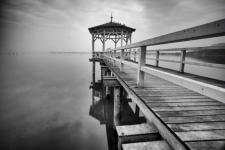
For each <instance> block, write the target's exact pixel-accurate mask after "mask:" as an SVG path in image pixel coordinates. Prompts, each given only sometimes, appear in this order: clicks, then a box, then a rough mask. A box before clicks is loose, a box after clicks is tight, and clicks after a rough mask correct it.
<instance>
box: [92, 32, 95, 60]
mask: <svg viewBox="0 0 225 150" xmlns="http://www.w3.org/2000/svg"><path fill="white" fill-rule="evenodd" d="M94 52H95V39H94V34H93V33H92V58H94Z"/></svg>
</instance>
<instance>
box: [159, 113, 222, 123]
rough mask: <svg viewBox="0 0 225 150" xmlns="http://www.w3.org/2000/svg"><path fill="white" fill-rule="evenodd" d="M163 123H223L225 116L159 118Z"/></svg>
mask: <svg viewBox="0 0 225 150" xmlns="http://www.w3.org/2000/svg"><path fill="white" fill-rule="evenodd" d="M161 119H162V120H163V121H164V122H165V123H167V124H168V123H190V122H213V121H225V115H211V116H190V117H165V118H161Z"/></svg>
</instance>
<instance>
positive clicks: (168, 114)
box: [157, 109, 225, 117]
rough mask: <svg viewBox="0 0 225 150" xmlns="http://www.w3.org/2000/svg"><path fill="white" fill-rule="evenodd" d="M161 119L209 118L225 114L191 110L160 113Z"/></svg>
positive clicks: (224, 112) (222, 112)
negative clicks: (180, 117)
mask: <svg viewBox="0 0 225 150" xmlns="http://www.w3.org/2000/svg"><path fill="white" fill-rule="evenodd" d="M157 114H158V115H159V116H160V117H178V116H207V115H221V114H225V109H222V110H191V111H158V112H157Z"/></svg>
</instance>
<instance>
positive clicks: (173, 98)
mask: <svg viewBox="0 0 225 150" xmlns="http://www.w3.org/2000/svg"><path fill="white" fill-rule="evenodd" d="M140 97H141V98H143V99H159V100H165V99H167V100H171V99H172V100H176V99H196V98H197V99H205V98H207V97H206V96H203V95H199V96H173V97H171V96H170V97H169V96H146V95H142V96H140Z"/></svg>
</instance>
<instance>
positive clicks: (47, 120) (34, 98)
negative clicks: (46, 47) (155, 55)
mask: <svg viewBox="0 0 225 150" xmlns="http://www.w3.org/2000/svg"><path fill="white" fill-rule="evenodd" d="M90 57H91V56H90V55H88V54H8V55H7V54H5V55H0V83H1V84H0V133H1V134H0V139H1V140H0V149H1V150H91V149H93V150H106V149H108V141H107V137H109V135H108V136H107V134H112V131H111V128H112V127H109V126H105V125H100V122H99V121H98V120H96V119H94V118H93V117H91V116H89V111H90V106H91V105H92V91H91V90H90V89H89V86H90V83H91V80H92V63H90V62H89V61H88V59H89V58H90ZM170 59H173V60H175V59H178V57H175V56H170ZM191 61H200V60H197V59H193V58H192V59H191ZM148 63H150V64H151V63H152V64H154V62H151V61H149V62H148ZM160 66H162V67H169V68H171V69H175V70H176V69H177V68H179V65H178V64H170V63H160ZM186 71H187V72H190V73H196V74H199V75H204V76H208V77H214V78H216V79H221V80H224V81H225V71H224V70H218V69H215V68H207V67H196V66H188V65H187V66H186ZM96 77H97V78H100V68H99V65H98V63H97V66H96ZM97 112H98V110H97ZM106 131H107V133H106ZM111 141H112V139H111ZM109 145H110V143H109ZM111 145H112V144H111Z"/></svg>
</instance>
